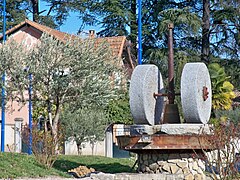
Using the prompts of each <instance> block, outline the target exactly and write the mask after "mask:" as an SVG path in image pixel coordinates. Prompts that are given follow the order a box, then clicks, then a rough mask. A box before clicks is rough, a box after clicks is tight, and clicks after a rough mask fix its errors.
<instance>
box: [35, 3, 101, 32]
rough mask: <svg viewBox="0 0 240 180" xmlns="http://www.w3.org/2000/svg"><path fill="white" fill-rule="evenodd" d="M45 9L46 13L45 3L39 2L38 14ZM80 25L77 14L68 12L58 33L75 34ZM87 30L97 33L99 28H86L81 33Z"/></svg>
mask: <svg viewBox="0 0 240 180" xmlns="http://www.w3.org/2000/svg"><path fill="white" fill-rule="evenodd" d="M45 9H46V10H47V11H48V9H49V7H48V6H47V3H46V2H42V1H40V7H39V10H40V12H41V11H42V10H45ZM47 11H46V12H47ZM80 25H81V21H80V20H79V19H78V13H76V12H70V16H69V17H68V19H67V20H66V21H65V22H64V25H62V26H61V27H60V31H63V32H66V33H69V34H77V32H78V29H79V27H80ZM89 30H95V31H96V32H98V31H100V27H99V26H86V27H85V28H84V30H83V31H84V32H88V31H89Z"/></svg>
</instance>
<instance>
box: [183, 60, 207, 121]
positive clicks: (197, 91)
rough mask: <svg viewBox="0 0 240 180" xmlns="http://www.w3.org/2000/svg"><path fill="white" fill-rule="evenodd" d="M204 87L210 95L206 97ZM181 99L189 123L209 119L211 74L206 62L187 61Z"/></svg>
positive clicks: (185, 117)
mask: <svg viewBox="0 0 240 180" xmlns="http://www.w3.org/2000/svg"><path fill="white" fill-rule="evenodd" d="M204 88H205V89H206V88H207V92H208V95H207V96H208V97H207V98H206V99H204V96H203V94H204V93H203V92H204ZM181 101H182V109H183V115H184V119H185V120H186V122H187V123H203V124H206V123H207V122H208V121H209V118H210V115H211V107H212V89H211V80H210V75H209V72H208V69H207V66H206V65H205V64H204V63H187V64H186V65H185V66H184V68H183V72H182V77H181Z"/></svg>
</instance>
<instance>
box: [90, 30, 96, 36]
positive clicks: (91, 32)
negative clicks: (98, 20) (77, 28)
mask: <svg viewBox="0 0 240 180" xmlns="http://www.w3.org/2000/svg"><path fill="white" fill-rule="evenodd" d="M94 36H95V30H89V37H90V38H94Z"/></svg>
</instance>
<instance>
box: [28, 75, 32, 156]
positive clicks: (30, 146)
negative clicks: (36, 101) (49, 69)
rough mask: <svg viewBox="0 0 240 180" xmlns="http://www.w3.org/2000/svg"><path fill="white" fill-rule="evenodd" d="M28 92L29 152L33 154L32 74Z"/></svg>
mask: <svg viewBox="0 0 240 180" xmlns="http://www.w3.org/2000/svg"><path fill="white" fill-rule="evenodd" d="M28 94H29V104H28V105H29V109H28V111H29V112H28V113H29V125H28V126H29V147H28V154H29V155H31V154H32V74H31V73H30V74H29V88H28Z"/></svg>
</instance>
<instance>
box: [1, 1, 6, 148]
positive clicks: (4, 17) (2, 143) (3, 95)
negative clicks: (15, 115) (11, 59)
mask: <svg viewBox="0 0 240 180" xmlns="http://www.w3.org/2000/svg"><path fill="white" fill-rule="evenodd" d="M5 41H6V0H3V44H4V43H5ZM2 83H3V86H2V124H1V151H2V152H4V145H5V87H4V86H5V72H4V73H3V75H2Z"/></svg>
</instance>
